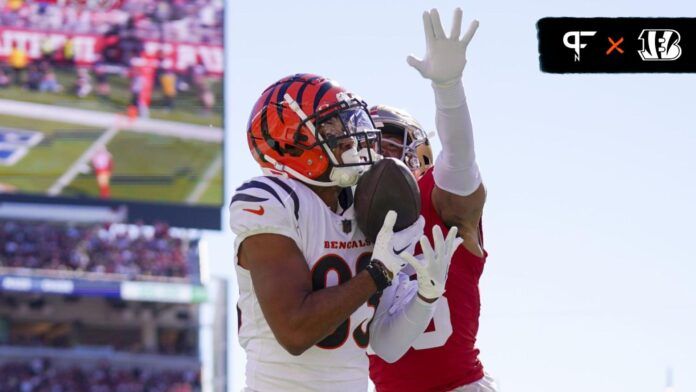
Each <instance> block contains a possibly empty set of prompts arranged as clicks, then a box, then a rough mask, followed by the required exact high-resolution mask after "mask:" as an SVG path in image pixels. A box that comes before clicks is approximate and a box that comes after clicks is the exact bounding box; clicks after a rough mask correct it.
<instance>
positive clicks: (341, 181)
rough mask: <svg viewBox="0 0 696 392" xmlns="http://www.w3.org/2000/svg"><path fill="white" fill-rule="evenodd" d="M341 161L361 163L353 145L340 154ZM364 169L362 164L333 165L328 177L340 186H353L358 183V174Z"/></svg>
mask: <svg viewBox="0 0 696 392" xmlns="http://www.w3.org/2000/svg"><path fill="white" fill-rule="evenodd" d="M341 161H342V162H343V163H344V164H347V163H362V160H361V159H360V154H359V153H358V149H357V148H355V147H353V148H350V149H348V150H346V151H344V152H343V154H341ZM364 171H365V169H364V168H363V167H362V166H344V167H333V168H332V169H331V174H329V179H331V181H332V182H334V183H336V184H337V185H338V186H340V187H341V188H346V187H349V186H353V185H355V184H357V183H358V179H359V178H360V175H361V174H363V172H364Z"/></svg>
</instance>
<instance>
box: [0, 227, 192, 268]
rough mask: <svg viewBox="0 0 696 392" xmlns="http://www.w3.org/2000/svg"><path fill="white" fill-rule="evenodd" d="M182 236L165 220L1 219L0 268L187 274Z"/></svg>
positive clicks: (185, 245) (185, 243)
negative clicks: (74, 222) (139, 222)
mask: <svg viewBox="0 0 696 392" xmlns="http://www.w3.org/2000/svg"><path fill="white" fill-rule="evenodd" d="M186 248H187V241H186V240H185V239H182V238H179V237H175V236H173V235H172V234H171V233H170V229H169V226H168V225H166V224H162V223H160V224H156V225H155V226H153V227H149V226H142V225H129V226H126V225H65V224H58V223H46V222H28V221H15V220H6V221H0V267H11V268H32V269H49V270H63V271H82V272H95V273H108V274H118V275H123V276H124V277H126V278H129V279H142V278H147V276H158V277H178V278H183V277H187V276H188V273H189V271H188V261H187V257H186Z"/></svg>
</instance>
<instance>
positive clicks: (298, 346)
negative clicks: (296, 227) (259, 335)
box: [238, 234, 377, 355]
mask: <svg viewBox="0 0 696 392" xmlns="http://www.w3.org/2000/svg"><path fill="white" fill-rule="evenodd" d="M238 256H239V263H240V265H241V266H242V267H243V268H245V269H247V270H249V272H250V274H251V280H252V282H253V285H254V291H255V292H256V296H257V298H258V300H259V305H260V306H261V310H262V311H263V314H264V316H265V318H266V320H267V321H268V325H269V326H270V327H271V330H272V331H273V334H274V335H275V337H276V339H277V340H278V342H279V343H280V345H281V346H283V348H285V349H286V350H287V351H288V352H289V353H290V354H292V355H300V354H302V353H303V352H304V351H305V350H307V349H309V348H310V347H312V346H313V345H315V344H316V343H318V342H319V341H321V340H322V339H323V338H324V337H326V336H328V335H329V334H331V333H332V332H333V331H334V330H335V329H336V328H337V327H338V326H339V325H340V324H341V323H343V322H344V321H345V320H346V319H347V318H348V317H350V315H351V314H352V313H353V312H354V311H355V310H356V309H357V308H358V307H360V305H362V304H363V303H365V301H367V300H368V299H369V297H370V296H371V295H372V294H374V293H375V292H376V291H377V286H376V285H375V282H374V280H373V279H372V277H371V276H370V274H369V273H368V272H366V271H362V272H360V273H359V274H357V275H356V276H355V277H354V278H353V279H350V280H349V281H348V282H346V283H344V284H341V285H338V286H333V287H328V288H325V289H321V290H317V291H313V290H312V281H311V274H310V271H309V268H308V267H307V261H306V260H305V258H304V256H303V254H302V252H301V251H300V249H299V248H298V247H297V245H296V244H295V242H294V240H292V239H290V238H288V237H285V236H282V235H278V234H257V235H253V236H250V237H248V238H246V239H245V240H244V241H243V242H242V244H241V245H240V249H239V253H238Z"/></svg>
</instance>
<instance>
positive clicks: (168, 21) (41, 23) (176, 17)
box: [0, 0, 223, 45]
mask: <svg viewBox="0 0 696 392" xmlns="http://www.w3.org/2000/svg"><path fill="white" fill-rule="evenodd" d="M0 10H2V12H0V26H3V27H12V28H22V29H32V30H43V31H54V32H70V33H78V34H99V35H101V34H105V33H107V32H108V31H109V30H111V29H113V28H115V27H123V26H129V27H130V28H131V29H132V31H133V32H134V34H135V36H137V37H139V38H141V39H145V38H147V39H155V40H164V41H174V42H187V43H206V44H213V45H222V40H223V32H222V28H221V26H222V20H223V2H222V0H101V1H56V2H47V1H35V0H0Z"/></svg>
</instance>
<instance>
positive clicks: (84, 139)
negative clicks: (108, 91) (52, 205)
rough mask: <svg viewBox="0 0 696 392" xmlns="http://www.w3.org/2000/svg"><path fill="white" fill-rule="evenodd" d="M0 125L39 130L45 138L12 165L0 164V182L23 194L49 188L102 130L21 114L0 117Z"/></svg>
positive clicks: (40, 191) (44, 190) (43, 190)
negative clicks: (35, 118) (32, 117)
mask: <svg viewBox="0 0 696 392" xmlns="http://www.w3.org/2000/svg"><path fill="white" fill-rule="evenodd" d="M0 127H9V128H18V129H26V130H31V131H40V132H42V133H43V134H44V139H43V141H41V143H39V145H38V146H36V147H34V148H32V149H31V150H30V151H29V153H28V154H27V155H26V156H25V157H24V158H22V159H21V160H20V161H19V162H18V163H17V164H15V165H13V166H0V182H2V183H5V184H10V185H13V186H15V187H17V188H18V189H19V190H20V191H22V192H26V193H41V194H43V193H45V192H46V191H47V190H48V188H50V187H51V185H52V184H53V183H54V182H55V181H56V180H57V179H58V178H59V177H60V176H61V175H62V174H63V173H64V172H65V171H66V170H67V169H68V167H70V165H71V164H72V163H73V162H75V161H76V160H77V159H78V158H79V157H80V155H82V153H83V152H84V151H85V150H86V149H88V148H89V146H90V145H92V143H94V141H95V140H97V138H99V136H100V135H101V133H102V130H101V129H98V128H90V127H85V126H80V125H75V124H66V123H58V122H51V121H37V120H30V119H26V118H21V117H11V116H0Z"/></svg>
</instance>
